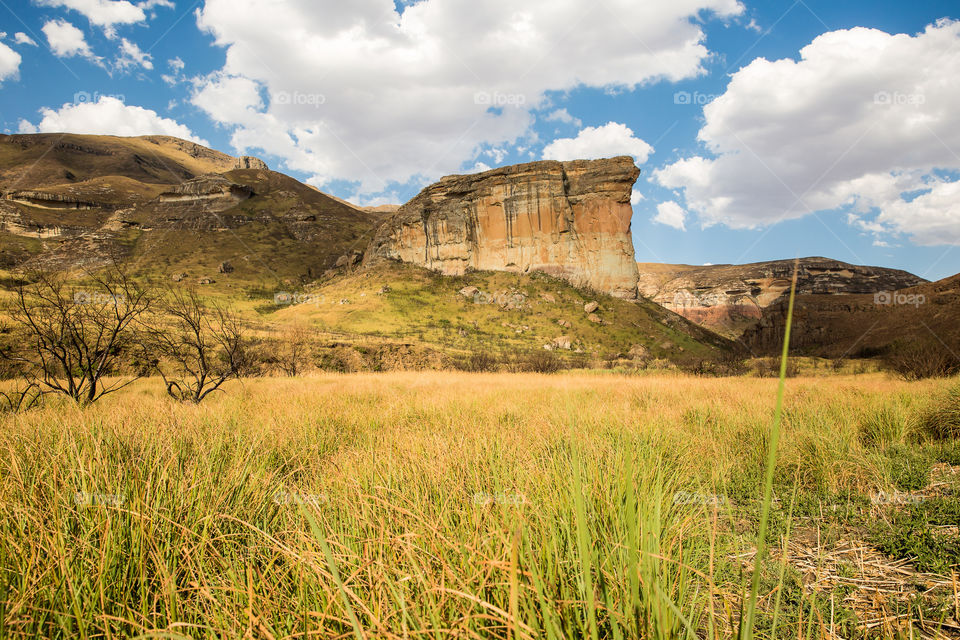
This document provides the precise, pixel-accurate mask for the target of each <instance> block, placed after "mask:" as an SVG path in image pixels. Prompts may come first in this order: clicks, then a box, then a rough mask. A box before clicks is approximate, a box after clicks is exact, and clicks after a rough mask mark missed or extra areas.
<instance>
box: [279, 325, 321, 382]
mask: <svg viewBox="0 0 960 640" xmlns="http://www.w3.org/2000/svg"><path fill="white" fill-rule="evenodd" d="M315 337H316V332H315V331H314V330H313V329H311V328H310V327H308V326H306V325H302V324H297V325H294V326H292V327H290V328H288V329H287V330H286V331H284V332H283V334H282V335H281V336H280V342H279V344H278V345H277V353H276V358H277V365H278V366H279V368H280V370H281V371H282V372H283V373H284V374H286V375H288V376H290V377H295V376H297V375H299V374H301V373H303V371H304V369H305V368H306V365H307V363H308V362H309V361H310V352H311V350H312V347H313V342H314V339H315Z"/></svg>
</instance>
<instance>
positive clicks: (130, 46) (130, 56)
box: [115, 38, 153, 71]
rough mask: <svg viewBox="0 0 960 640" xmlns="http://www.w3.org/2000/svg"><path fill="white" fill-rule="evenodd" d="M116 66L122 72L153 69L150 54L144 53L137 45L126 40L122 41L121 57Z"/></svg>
mask: <svg viewBox="0 0 960 640" xmlns="http://www.w3.org/2000/svg"><path fill="white" fill-rule="evenodd" d="M115 64H116V67H117V68H118V69H120V70H121V71H125V70H127V69H129V68H131V67H143V68H144V69H146V70H147V71H150V70H151V69H153V62H151V56H150V54H149V53H144V52H143V51H141V50H140V47H138V46H137V44H136V43H134V42H130V41H129V40H127V39H126V38H123V39H121V40H120V56H119V57H118V58H117V61H116V63H115Z"/></svg>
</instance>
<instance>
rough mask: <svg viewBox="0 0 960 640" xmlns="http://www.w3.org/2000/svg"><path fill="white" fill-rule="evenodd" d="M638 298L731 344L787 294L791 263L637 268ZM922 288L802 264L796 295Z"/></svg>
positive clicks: (874, 273) (910, 280) (882, 276)
mask: <svg viewBox="0 0 960 640" xmlns="http://www.w3.org/2000/svg"><path fill="white" fill-rule="evenodd" d="M639 270H640V276H639V282H638V285H637V288H638V290H639V292H640V294H641V295H643V296H644V297H646V298H649V299H651V300H653V301H654V302H656V303H658V304H660V305H662V306H664V307H666V308H667V309H670V310H671V311H673V312H675V313H678V314H680V315H682V316H684V317H685V318H687V319H688V320H690V321H692V322H695V323H697V324H699V325H701V326H703V327H706V328H707V329H711V330H712V331H716V332H717V333H720V334H721V335H724V336H726V337H729V338H737V337H739V336H740V335H741V334H742V333H743V332H744V331H746V330H751V329H752V328H753V327H754V326H755V325H756V324H757V323H758V321H760V319H761V318H762V317H763V315H764V310H765V309H766V308H767V307H770V306H771V305H774V304H776V303H779V302H781V301H783V299H784V298H785V297H786V296H787V294H789V291H790V280H791V278H792V277H793V260H777V261H774V262H757V263H753V264H745V265H710V266H703V267H699V266H692V265H665V264H640V265H639ZM922 282H925V280H923V279H922V278H918V277H917V276H915V275H913V274H910V273H907V272H906V271H898V270H896V269H884V268H881V267H865V266H859V265H853V264H847V263H846V262H840V261H838V260H830V259H828V258H803V259H801V260H800V271H799V273H798V276H797V293H798V294H799V295H813V296H844V295H856V294H873V293H876V292H878V291H895V290H897V289H902V288H904V287H910V286H914V285H917V284H920V283H922Z"/></svg>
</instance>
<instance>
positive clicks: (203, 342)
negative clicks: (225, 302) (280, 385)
mask: <svg viewBox="0 0 960 640" xmlns="http://www.w3.org/2000/svg"><path fill="white" fill-rule="evenodd" d="M158 311H159V312H160V315H159V317H156V318H154V319H153V321H151V322H149V323H146V324H145V331H146V332H147V334H148V336H149V337H148V339H147V340H146V341H145V348H146V349H147V351H148V352H149V353H151V354H152V355H153V356H154V358H155V368H156V370H157V371H158V372H159V374H160V376H161V377H162V378H163V382H164V385H165V386H166V389H167V393H168V394H169V395H170V396H171V397H172V398H175V399H177V400H179V401H181V402H193V403H200V402H202V401H203V399H204V398H206V397H207V396H208V395H210V394H211V393H213V392H214V391H216V390H217V389H219V388H220V387H221V386H222V385H223V383H225V382H226V381H227V380H229V379H231V378H234V377H238V375H239V371H240V368H241V366H242V363H243V358H244V348H245V346H246V333H245V329H244V327H243V324H242V323H241V321H240V318H239V317H238V316H237V315H236V314H234V313H231V312H230V311H228V310H226V309H225V308H224V307H222V306H220V305H219V304H215V303H207V302H205V301H204V300H203V299H202V298H201V297H200V296H199V295H197V293H196V292H195V291H193V290H186V291H183V290H174V291H171V292H169V293H168V294H167V295H166V296H165V297H164V299H163V300H162V302H161V303H160V304H159V305H158Z"/></svg>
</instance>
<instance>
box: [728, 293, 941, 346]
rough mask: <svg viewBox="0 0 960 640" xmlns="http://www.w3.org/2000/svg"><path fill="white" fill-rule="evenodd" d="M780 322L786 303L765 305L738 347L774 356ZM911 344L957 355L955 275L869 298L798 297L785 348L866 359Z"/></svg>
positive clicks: (780, 339) (781, 332)
mask: <svg viewBox="0 0 960 640" xmlns="http://www.w3.org/2000/svg"><path fill="white" fill-rule="evenodd" d="M786 319H787V301H786V300H781V301H778V302H777V303H775V304H773V305H770V306H769V307H767V308H766V309H764V310H763V316H762V317H761V319H760V321H759V322H757V323H756V324H755V325H754V326H752V327H750V328H748V329H747V330H746V331H745V332H744V334H743V336H742V342H743V344H744V345H746V346H747V347H748V348H749V349H750V350H751V351H752V352H754V353H757V354H776V353H779V352H780V349H781V348H782V345H783V335H784V330H785V329H786ZM911 344H927V345H930V346H932V347H933V349H934V350H936V351H942V352H945V353H947V354H949V355H953V356H954V357H956V354H960V275H955V276H951V277H949V278H944V279H943V280H938V281H936V282H924V283H923V284H919V285H917V286H913V287H907V288H903V289H899V290H896V291H894V290H885V291H880V292H876V293H873V294H857V295H840V296H824V295H800V296H798V297H797V300H796V302H795V307H794V312H793V325H792V328H791V333H790V347H791V349H792V350H793V352H794V353H796V354H803V355H815V356H821V357H828V358H837V357H841V358H860V357H872V356H876V355H883V354H886V353H888V352H889V351H890V350H891V349H894V348H896V346H897V345H911Z"/></svg>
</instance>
